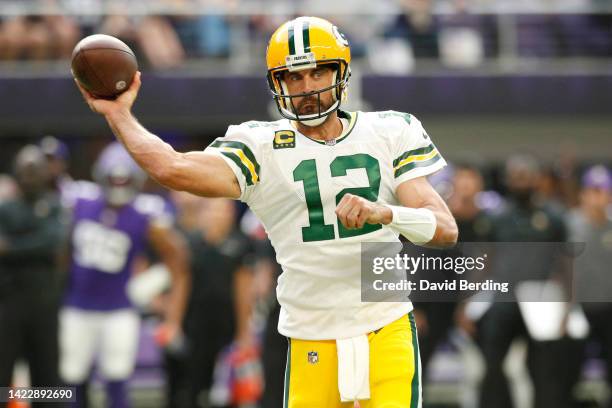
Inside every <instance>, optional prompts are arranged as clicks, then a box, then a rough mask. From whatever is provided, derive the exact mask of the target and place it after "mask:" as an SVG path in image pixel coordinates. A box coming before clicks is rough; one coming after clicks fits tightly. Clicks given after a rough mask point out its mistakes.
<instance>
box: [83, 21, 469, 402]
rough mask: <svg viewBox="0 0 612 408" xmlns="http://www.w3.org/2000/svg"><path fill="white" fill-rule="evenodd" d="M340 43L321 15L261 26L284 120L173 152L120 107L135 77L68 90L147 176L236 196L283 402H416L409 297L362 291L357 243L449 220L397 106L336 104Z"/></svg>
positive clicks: (417, 133)
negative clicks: (258, 255)
mask: <svg viewBox="0 0 612 408" xmlns="http://www.w3.org/2000/svg"><path fill="white" fill-rule="evenodd" d="M349 63H350V49H349V46H348V42H347V41H346V39H345V38H344V36H343V35H342V34H341V33H340V32H339V31H338V29H337V28H336V27H335V26H334V25H332V24H331V23H330V22H328V21H326V20H323V19H319V18H314V17H300V18H297V19H295V20H291V21H289V22H287V23H285V24H283V25H282V26H281V27H279V28H278V30H277V31H276V32H275V33H274V34H273V35H272V38H271V40H270V43H269V45H268V51H267V64H268V68H269V70H268V82H269V85H270V88H271V90H272V92H273V95H274V98H275V100H276V102H277V105H278V108H279V111H280V113H281V115H282V116H283V117H284V119H282V120H279V121H275V122H246V123H243V124H241V125H238V126H230V127H229V128H228V131H227V133H226V135H225V137H222V138H219V139H217V140H216V141H215V142H213V143H212V144H211V145H210V146H209V147H208V148H207V149H206V150H205V151H203V152H189V153H179V152H176V151H175V150H174V149H173V148H172V147H171V146H170V145H168V144H166V143H164V142H163V141H162V140H161V139H159V138H158V137H157V136H155V135H153V134H151V133H150V132H148V131H147V130H146V129H145V128H144V127H143V126H142V125H140V124H139V123H138V121H137V120H136V119H135V118H134V116H133V115H132V114H131V107H132V104H133V103H134V100H135V99H136V96H137V93H138V90H139V88H140V84H141V82H140V74H139V73H137V74H136V77H135V79H134V82H133V84H132V86H131V87H130V89H129V90H128V91H127V92H125V93H124V94H122V95H121V96H120V97H118V98H117V99H116V100H115V101H108V100H101V99H95V98H94V97H93V96H92V95H90V94H89V93H87V92H86V91H85V90H83V89H81V91H82V92H83V95H84V97H85V99H86V101H87V103H88V104H89V106H90V107H91V109H92V110H94V111H95V112H98V113H100V114H103V115H104V116H105V117H106V120H107V121H108V123H109V125H110V127H111V128H112V130H113V132H114V133H115V135H116V136H117V138H118V139H119V140H120V141H121V142H122V143H123V144H124V145H125V146H126V148H127V149H128V151H129V152H130V153H131V155H132V156H133V157H134V159H135V160H136V161H137V162H138V163H139V164H140V165H141V166H142V168H143V169H145V170H146V171H147V172H148V173H149V174H150V175H151V176H152V177H153V178H154V179H156V180H157V181H158V182H159V183H161V184H163V185H164V186H167V187H168V188H171V189H175V190H184V191H189V192H191V193H194V194H198V195H201V196H206V197H230V198H234V199H240V200H242V201H244V202H246V203H247V204H248V205H249V206H250V208H251V209H252V210H253V212H254V213H255V214H256V215H257V216H258V217H259V218H260V219H261V221H262V223H263V225H264V226H265V228H266V231H267V232H268V234H269V237H270V240H271V241H272V243H273V245H274V248H275V250H276V252H277V255H278V261H279V263H280V264H281V266H282V268H283V274H282V275H281V277H280V278H279V282H278V288H277V294H278V300H279V302H280V304H281V307H282V312H281V317H280V321H279V327H278V328H279V331H280V333H282V334H283V335H285V336H287V337H288V338H290V342H289V355H288V361H287V371H286V378H285V401H284V406H286V407H291V408H298V407H307V408H312V407H317V408H319V407H336V406H337V407H350V406H352V403H353V401H355V400H360V401H361V406H362V407H364V408H365V407H378V406H383V405H384V406H389V407H391V406H392V407H418V406H420V405H421V388H420V387H421V385H420V367H419V357H418V344H417V341H416V331H415V330H416V327H415V324H414V318H413V317H412V313H411V310H412V305H411V303H409V302H405V303H392V302H380V303H372V302H362V301H361V279H360V275H361V274H360V251H361V245H360V243H363V242H398V234H402V235H404V236H405V237H406V238H408V239H409V240H410V241H412V242H414V243H417V244H427V245H429V246H448V245H453V244H454V243H455V242H456V240H457V227H456V224H455V221H454V219H453V217H452V215H451V214H450V212H449V210H448V208H447V207H446V205H445V204H444V202H443V200H442V199H441V198H440V196H439V195H438V194H437V193H436V192H435V190H434V189H433V188H432V187H431V185H430V184H429V183H428V181H427V179H426V178H425V177H424V176H426V175H428V174H431V173H432V172H435V171H437V170H439V169H440V168H442V167H443V166H444V165H445V161H444V159H443V158H442V157H441V155H440V153H439V152H438V151H437V149H436V148H435V146H434V145H433V143H432V141H431V140H430V138H429V136H428V135H427V133H426V132H425V130H424V129H423V127H422V125H421V123H420V122H419V120H417V119H416V118H415V117H414V116H412V115H410V114H404V113H398V112H394V111H388V112H345V111H342V110H340V105H341V103H342V101H343V100H344V99H345V98H346V91H347V87H348V81H349V77H350V67H349Z"/></svg>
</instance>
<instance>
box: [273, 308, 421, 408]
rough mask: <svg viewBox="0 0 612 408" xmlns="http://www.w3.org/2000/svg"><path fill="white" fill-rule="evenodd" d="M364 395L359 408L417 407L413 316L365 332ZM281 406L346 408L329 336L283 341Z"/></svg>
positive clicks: (418, 388)
mask: <svg viewBox="0 0 612 408" xmlns="http://www.w3.org/2000/svg"><path fill="white" fill-rule="evenodd" d="M368 341H369V343H370V399H369V400H362V401H360V402H359V403H360V405H361V408H420V407H421V378H420V375H421V373H420V371H421V370H420V360H419V346H418V341H417V335H416V325H415V323H414V316H413V315H412V312H410V313H409V314H408V315H407V316H403V317H402V318H400V319H398V320H396V321H394V322H393V323H390V324H388V325H387V326H385V327H383V328H381V329H380V330H377V331H376V332H372V333H369V334H368ZM284 399H285V400H284V405H283V407H284V408H352V407H353V403H352V402H344V403H342V402H340V393H339V391H338V354H337V351H336V342H335V340H321V341H316V340H315V341H312V340H298V339H290V340H289V352H288V354H287V368H286V371H285V397H284Z"/></svg>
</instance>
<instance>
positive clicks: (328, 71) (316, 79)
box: [282, 65, 336, 115]
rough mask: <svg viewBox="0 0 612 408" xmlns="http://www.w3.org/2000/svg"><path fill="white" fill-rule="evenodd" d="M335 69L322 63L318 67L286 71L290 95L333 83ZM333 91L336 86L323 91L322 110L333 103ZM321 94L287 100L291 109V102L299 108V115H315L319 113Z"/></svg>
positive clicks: (285, 75)
mask: <svg viewBox="0 0 612 408" xmlns="http://www.w3.org/2000/svg"><path fill="white" fill-rule="evenodd" d="M333 73H334V70H333V69H332V67H330V66H326V65H322V66H319V67H316V68H311V69H305V70H302V71H296V72H285V73H284V74H283V78H282V79H283V80H284V81H285V84H286V85H287V90H288V91H289V94H290V95H295V94H302V93H309V92H315V91H318V90H320V89H323V88H327V87H329V86H331V85H332V79H333ZM333 92H336V89H335V88H332V89H330V90H328V91H325V92H323V93H321V95H320V97H321V112H325V111H326V110H328V109H329V108H330V107H331V106H332V105H333V104H334V99H333V96H332V95H333ZM318 101H319V96H318V95H316V94H314V95H309V96H303V97H298V98H292V101H287V102H288V104H289V107H290V109H291V103H292V102H293V106H294V107H295V109H296V110H297V112H296V113H297V114H298V115H314V114H317V113H319V104H318Z"/></svg>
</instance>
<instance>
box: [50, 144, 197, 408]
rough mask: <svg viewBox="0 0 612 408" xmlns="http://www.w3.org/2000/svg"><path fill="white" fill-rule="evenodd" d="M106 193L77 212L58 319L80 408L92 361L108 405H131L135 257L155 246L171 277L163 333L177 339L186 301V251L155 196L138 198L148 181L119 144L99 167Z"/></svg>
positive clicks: (65, 366) (66, 377)
mask: <svg viewBox="0 0 612 408" xmlns="http://www.w3.org/2000/svg"><path fill="white" fill-rule="evenodd" d="M94 179H95V181H96V182H97V183H98V184H99V185H100V187H101V189H100V194H98V195H97V196H94V197H90V198H83V197H79V198H77V199H76V201H75V202H74V207H73V208H72V228H71V236H70V247H71V257H70V258H71V259H70V271H69V276H68V284H67V289H66V294H65V300H64V308H63V310H62V311H61V313H60V350H61V353H60V375H61V377H62V379H63V381H65V382H66V383H68V384H73V385H75V386H76V387H77V406H81V404H82V403H83V402H84V399H85V398H86V396H85V395H83V390H84V388H83V384H84V383H85V382H86V380H87V379H88V376H89V374H90V371H91V367H92V364H93V361H94V358H95V357H96V356H98V363H99V365H98V368H99V369H100V372H101V374H102V376H103V377H104V379H105V380H106V381H107V390H108V394H109V397H110V406H111V407H113V408H123V407H126V406H128V401H127V390H126V382H127V380H128V378H129V377H130V375H131V374H132V371H133V368H134V363H135V358H136V351H137V345H138V336H139V330H140V320H139V315H138V312H137V311H136V310H135V309H134V307H133V306H132V304H131V302H130V299H129V298H128V294H127V291H126V285H127V283H128V280H129V278H130V276H131V274H132V266H133V262H134V259H135V257H136V256H138V255H139V254H140V253H142V252H143V251H144V249H145V248H144V245H145V243H146V242H147V240H148V242H150V243H151V245H152V247H153V248H154V249H155V250H156V252H157V253H158V254H159V256H160V258H161V260H162V261H163V262H164V263H165V265H166V266H167V268H168V270H169V271H170V273H171V276H172V289H171V294H170V299H171V306H170V307H169V308H168V312H167V315H166V316H165V321H164V323H163V326H162V327H161V328H160V330H161V329H163V330H164V331H165V332H166V333H168V336H169V337H170V338H171V337H172V336H175V335H179V330H180V329H179V328H180V324H181V322H182V318H183V313H184V309H185V304H186V299H187V295H188V275H187V268H188V266H187V252H186V244H185V243H184V242H183V240H182V238H181V237H180V236H179V234H178V233H176V232H175V231H174V230H173V229H172V228H171V224H170V222H169V221H168V217H167V216H166V215H165V214H164V213H163V211H160V207H159V206H155V205H151V200H150V197H147V196H142V195H139V190H140V188H141V186H142V184H143V183H144V181H145V179H146V176H145V174H144V173H143V172H142V171H141V170H140V169H139V168H138V166H137V165H136V163H134V161H133V160H132V159H131V158H130V156H129V154H128V153H127V152H126V151H125V149H124V148H123V146H121V145H120V144H119V143H113V144H111V145H110V146H108V147H107V148H106V149H105V150H104V151H103V152H102V154H101V156H100V158H99V159H98V161H97V162H96V164H95V166H94Z"/></svg>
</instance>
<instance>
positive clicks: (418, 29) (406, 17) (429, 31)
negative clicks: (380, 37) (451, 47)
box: [384, 0, 440, 58]
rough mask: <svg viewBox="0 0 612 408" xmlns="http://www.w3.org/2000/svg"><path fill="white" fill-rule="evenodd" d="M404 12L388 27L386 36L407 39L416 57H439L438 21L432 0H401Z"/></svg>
mask: <svg viewBox="0 0 612 408" xmlns="http://www.w3.org/2000/svg"><path fill="white" fill-rule="evenodd" d="M400 3H401V6H402V8H403V12H402V14H400V15H399V16H397V18H396V20H395V22H394V23H393V24H392V25H391V26H390V27H389V28H387V30H386V31H385V33H384V37H385V38H388V39H389V38H402V39H404V40H405V41H407V42H408V43H409V44H410V46H411V48H412V52H413V54H414V56H415V57H416V58H437V57H438V56H439V54H440V52H439V49H438V22H437V20H436V17H435V16H434V15H433V10H432V7H433V2H432V1H431V0H401V1H400Z"/></svg>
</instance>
